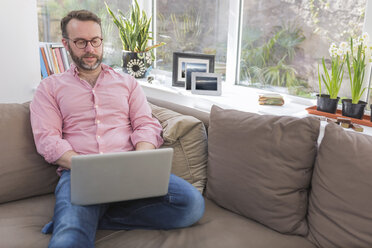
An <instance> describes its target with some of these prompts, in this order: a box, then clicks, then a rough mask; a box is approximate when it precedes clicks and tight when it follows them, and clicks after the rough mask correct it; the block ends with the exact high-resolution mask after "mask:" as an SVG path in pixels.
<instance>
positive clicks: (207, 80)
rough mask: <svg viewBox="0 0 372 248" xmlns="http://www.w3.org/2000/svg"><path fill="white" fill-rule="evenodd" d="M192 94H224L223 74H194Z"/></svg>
mask: <svg viewBox="0 0 372 248" xmlns="http://www.w3.org/2000/svg"><path fill="white" fill-rule="evenodd" d="M191 93H193V94H197V95H209V96H220V95H221V94H222V85H221V74H219V73H206V72H192V73H191Z"/></svg>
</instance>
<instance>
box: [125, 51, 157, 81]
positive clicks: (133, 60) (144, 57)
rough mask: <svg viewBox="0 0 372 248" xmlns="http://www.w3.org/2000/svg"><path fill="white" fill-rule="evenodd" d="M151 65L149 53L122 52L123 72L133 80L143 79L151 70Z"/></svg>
mask: <svg viewBox="0 0 372 248" xmlns="http://www.w3.org/2000/svg"><path fill="white" fill-rule="evenodd" d="M151 63H152V57H151V53H150V52H144V53H136V52H130V51H123V71H124V72H125V73H128V74H129V75H132V76H133V77H135V78H144V77H145V76H146V74H147V73H148V72H149V68H151Z"/></svg>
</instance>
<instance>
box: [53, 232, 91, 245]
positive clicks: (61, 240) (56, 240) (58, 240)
mask: <svg viewBox="0 0 372 248" xmlns="http://www.w3.org/2000/svg"><path fill="white" fill-rule="evenodd" d="M90 247H94V243H92V242H87V241H85V240H82V239H80V238H79V237H75V236H74V235H68V234H67V233H65V234H64V235H58V236H53V237H52V239H51V240H50V243H49V246H48V248H90Z"/></svg>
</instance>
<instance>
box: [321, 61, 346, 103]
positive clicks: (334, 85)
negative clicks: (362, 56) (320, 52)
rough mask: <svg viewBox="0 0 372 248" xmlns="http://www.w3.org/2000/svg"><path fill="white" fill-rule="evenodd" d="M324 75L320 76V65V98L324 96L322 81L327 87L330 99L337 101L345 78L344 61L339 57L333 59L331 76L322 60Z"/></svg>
mask: <svg viewBox="0 0 372 248" xmlns="http://www.w3.org/2000/svg"><path fill="white" fill-rule="evenodd" d="M322 65H323V71H324V75H320V72H319V65H318V79H319V96H321V95H322V81H323V83H324V85H325V86H326V89H327V93H328V94H329V98H330V99H337V97H338V92H339V91H340V89H341V83H342V79H343V77H344V70H343V68H344V60H343V59H341V58H340V57H339V56H336V57H332V60H331V74H329V72H328V70H327V67H326V64H325V60H324V58H323V59H322Z"/></svg>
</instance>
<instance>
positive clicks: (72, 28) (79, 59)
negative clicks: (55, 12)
mask: <svg viewBox="0 0 372 248" xmlns="http://www.w3.org/2000/svg"><path fill="white" fill-rule="evenodd" d="M66 30H67V34H68V38H69V39H65V38H63V39H62V43H63V45H64V46H65V48H66V49H67V50H68V51H69V52H70V55H71V58H72V60H73V61H74V62H75V64H76V66H77V67H78V68H79V69H84V70H89V71H93V70H95V69H96V68H97V67H98V66H99V65H100V64H101V62H102V56H103V44H101V45H100V46H98V47H93V46H92V44H91V43H90V42H88V43H87V46H86V47H85V48H78V47H77V46H76V45H75V43H74V41H76V40H80V39H84V40H92V39H94V38H97V37H98V38H101V37H102V36H101V27H100V26H99V24H98V23H96V22H94V21H79V20H77V19H72V20H71V21H69V23H68V24H67V27H66Z"/></svg>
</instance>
